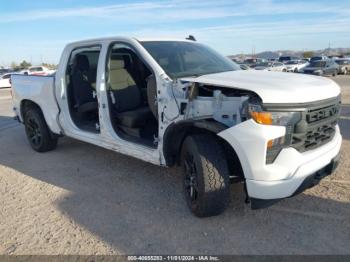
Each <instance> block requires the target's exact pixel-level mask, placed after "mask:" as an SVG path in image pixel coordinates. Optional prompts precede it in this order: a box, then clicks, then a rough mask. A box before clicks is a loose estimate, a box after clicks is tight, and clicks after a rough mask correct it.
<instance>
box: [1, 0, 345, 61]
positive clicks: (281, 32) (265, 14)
mask: <svg viewBox="0 0 350 262" xmlns="http://www.w3.org/2000/svg"><path fill="white" fill-rule="evenodd" d="M0 29H1V33H0V64H2V65H9V64H10V63H11V62H13V61H14V62H17V63H18V62H20V61H22V60H23V59H26V60H27V61H31V62H32V63H33V64H38V63H41V62H49V63H58V61H59V58H60V54H61V51H62V50H63V48H64V46H65V44H67V43H69V42H72V41H76V40H82V39H88V38H96V37H105V36H133V37H170V38H185V37H186V36H188V35H189V34H191V35H194V36H195V37H196V39H197V40H198V41H199V42H202V43H205V44H208V45H210V46H211V47H213V48H215V49H216V50H218V51H219V52H221V53H222V54H224V55H231V54H239V53H251V52H252V50H253V49H255V52H261V51H266V50H313V49H323V48H327V47H328V46H329V45H330V46H331V47H350V0H336V1H330V0H308V1H302V0H288V1H284V0H240V1H238V0H200V1H191V0H153V1H147V0H125V1H116V0H114V1H113V0H59V1H57V0H35V1H27V0H22V1H21V0H11V1H6V0H0Z"/></svg>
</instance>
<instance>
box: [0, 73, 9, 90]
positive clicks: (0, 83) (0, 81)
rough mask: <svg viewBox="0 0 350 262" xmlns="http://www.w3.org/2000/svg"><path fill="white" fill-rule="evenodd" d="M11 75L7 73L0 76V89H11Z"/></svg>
mask: <svg viewBox="0 0 350 262" xmlns="http://www.w3.org/2000/svg"><path fill="white" fill-rule="evenodd" d="M11 75H12V73H7V74H3V75H2V76H0V88H8V87H11V81H10V80H11Z"/></svg>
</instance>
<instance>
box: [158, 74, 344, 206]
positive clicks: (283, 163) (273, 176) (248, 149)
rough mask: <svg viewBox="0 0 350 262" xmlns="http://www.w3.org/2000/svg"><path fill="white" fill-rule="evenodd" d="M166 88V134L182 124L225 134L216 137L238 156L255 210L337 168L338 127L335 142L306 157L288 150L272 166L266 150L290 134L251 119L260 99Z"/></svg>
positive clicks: (215, 89)
mask: <svg viewBox="0 0 350 262" xmlns="http://www.w3.org/2000/svg"><path fill="white" fill-rule="evenodd" d="M166 86H167V88H166V89H165V90H166V91H167V93H166V94H163V96H162V97H161V99H160V100H159V101H160V102H161V103H160V104H159V105H160V106H159V109H160V119H161V121H160V123H161V130H163V131H165V130H166V129H167V128H168V127H169V126H170V125H174V124H177V123H182V122H187V123H193V122H195V123H200V121H203V120H204V121H207V122H210V123H216V124H217V125H218V126H219V127H220V128H219V129H217V130H215V128H214V129H212V130H211V131H213V130H214V132H215V133H216V134H217V136H218V137H220V138H222V139H223V140H225V141H226V142H227V143H228V144H229V145H230V146H231V147H232V149H233V150H234V151H235V153H237V157H238V158H239V162H240V165H241V169H242V171H243V174H244V177H243V179H244V182H245V185H246V187H245V188H246V193H247V198H248V197H249V198H250V199H251V203H252V208H262V207H267V206H269V205H271V204H273V203H275V202H276V200H280V199H283V198H286V197H290V196H292V195H293V194H296V193H295V192H298V191H300V190H299V188H301V187H304V184H305V183H306V182H305V183H303V181H304V180H305V179H306V177H308V176H309V175H310V174H311V173H312V174H314V173H315V172H317V171H318V170H323V168H324V167H326V166H327V168H326V170H328V171H329V170H330V168H328V166H330V165H333V163H334V162H335V159H336V156H337V154H338V152H339V148H340V144H341V136H340V133H339V128H338V127H337V130H336V135H335V137H334V138H333V139H332V141H331V142H329V143H328V144H327V145H326V146H323V147H322V148H320V149H317V151H313V152H306V153H303V154H301V153H300V152H298V151H297V150H295V149H294V148H285V149H283V150H282V151H281V152H280V153H279V154H278V157H276V159H274V162H273V163H272V164H268V163H267V157H266V156H267V148H266V147H267V144H268V143H269V141H271V140H275V139H279V138H281V137H285V135H286V128H285V127H284V126H276V125H261V124H258V123H256V122H255V121H254V120H253V119H251V118H250V116H249V113H248V112H249V111H248V105H249V104H250V103H255V102H257V103H262V100H261V98H260V97H259V95H257V94H256V93H254V92H252V91H248V90H243V89H239V88H233V87H230V88H228V87H227V86H226V87H224V86H219V85H210V84H208V83H201V82H199V81H198V82H194V81H181V80H177V81H174V82H169V83H168V85H166ZM160 135H161V136H163V135H164V132H163V133H162V132H160ZM327 173H329V172H327ZM316 177H318V176H316ZM302 185H303V186H302Z"/></svg>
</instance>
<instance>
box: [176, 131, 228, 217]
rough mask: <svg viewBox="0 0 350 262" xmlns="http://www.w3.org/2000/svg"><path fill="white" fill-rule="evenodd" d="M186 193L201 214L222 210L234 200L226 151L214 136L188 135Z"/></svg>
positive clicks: (184, 161) (183, 156) (195, 211)
mask: <svg viewBox="0 0 350 262" xmlns="http://www.w3.org/2000/svg"><path fill="white" fill-rule="evenodd" d="M181 164H182V167H183V170H184V179H183V185H184V193H185V198H186V202H187V205H188V207H189V208H190V210H191V211H192V213H193V214H194V215H196V216H198V217H208V216H215V215H218V214H220V213H222V212H223V211H224V210H225V209H226V207H227V205H228V203H229V200H230V189H229V185H230V184H229V169H228V166H227V161H226V158H225V154H224V151H223V149H222V147H221V146H220V144H219V143H218V141H217V140H216V139H215V137H214V136H212V135H206V134H199V135H192V136H188V137H187V138H186V139H185V141H184V143H183V147H182V152H181Z"/></svg>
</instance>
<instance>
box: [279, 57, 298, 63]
mask: <svg viewBox="0 0 350 262" xmlns="http://www.w3.org/2000/svg"><path fill="white" fill-rule="evenodd" d="M298 59H299V57H296V56H280V57H279V58H278V62H281V63H285V62H287V61H291V60H298Z"/></svg>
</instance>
